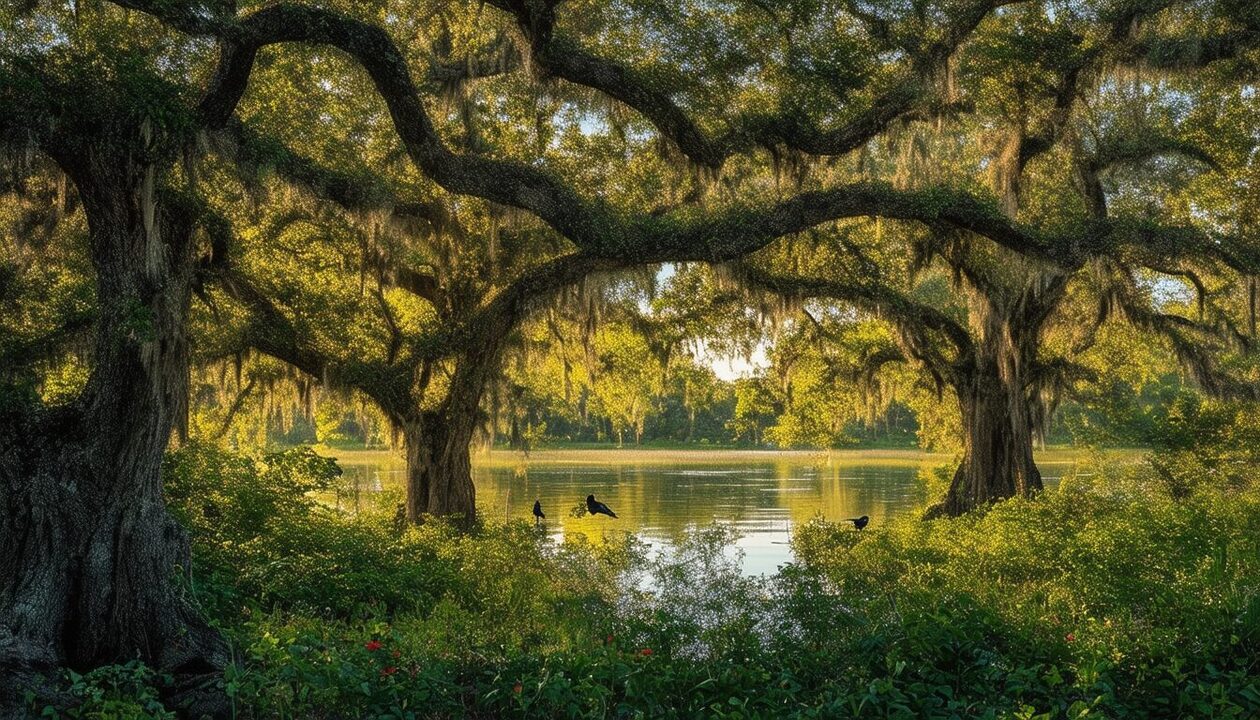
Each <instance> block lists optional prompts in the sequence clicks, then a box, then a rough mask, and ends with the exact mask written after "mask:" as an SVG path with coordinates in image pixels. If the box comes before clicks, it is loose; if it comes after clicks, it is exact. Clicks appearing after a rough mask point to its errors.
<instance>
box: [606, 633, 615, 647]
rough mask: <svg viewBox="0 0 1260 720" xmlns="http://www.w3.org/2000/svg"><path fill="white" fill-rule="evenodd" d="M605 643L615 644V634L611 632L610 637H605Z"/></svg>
mask: <svg viewBox="0 0 1260 720" xmlns="http://www.w3.org/2000/svg"><path fill="white" fill-rule="evenodd" d="M604 644H605V645H612V644H613V636H612V635H611V634H610V635H609V636H608V637H606V638H604Z"/></svg>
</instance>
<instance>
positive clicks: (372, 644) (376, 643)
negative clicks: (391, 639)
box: [363, 640, 381, 652]
mask: <svg viewBox="0 0 1260 720" xmlns="http://www.w3.org/2000/svg"><path fill="white" fill-rule="evenodd" d="M363 647H365V648H367V651H368V652H376V651H377V650H380V649H381V641H380V640H368V641H367V642H365V643H363Z"/></svg>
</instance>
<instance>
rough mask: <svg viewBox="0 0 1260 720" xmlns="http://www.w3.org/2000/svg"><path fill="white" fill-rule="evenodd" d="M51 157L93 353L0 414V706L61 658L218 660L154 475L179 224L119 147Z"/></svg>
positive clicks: (182, 272) (182, 668)
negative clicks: (67, 197)
mask: <svg viewBox="0 0 1260 720" xmlns="http://www.w3.org/2000/svg"><path fill="white" fill-rule="evenodd" d="M58 160H59V164H61V165H62V167H63V168H65V169H66V170H67V171H68V172H69V174H70V175H71V177H72V178H73V179H74V180H75V183H76V185H77V187H78V190H79V195H80V198H81V199H82V201H83V205H84V207H85V209H86V212H87V217H88V224H89V238H90V245H91V253H92V258H93V262H94V264H95V270H96V275H97V299H98V310H99V322H98V325H97V330H96V332H97V336H96V347H95V363H94V367H93V371H92V374H91V377H90V379H89V381H88V384H87V387H86V388H85V390H84V392H83V394H82V396H81V397H80V398H79V400H78V401H77V402H76V403H74V404H73V405H72V406H70V407H66V408H54V409H42V408H35V407H30V406H26V407H20V408H10V409H9V410H8V412H7V413H5V416H4V417H3V418H0V547H2V548H3V549H4V551H3V553H2V554H0V710H6V709H7V710H12V709H14V708H12V707H10V708H5V707H4V702H3V701H5V700H9V702H17V701H18V700H17V699H20V698H21V697H22V690H23V688H24V687H27V686H29V685H30V683H32V682H35V683H38V677H39V676H40V675H41V674H44V673H47V672H48V671H49V670H52V669H54V668H55V667H57V666H61V665H66V666H70V667H74V668H80V669H82V668H88V667H92V666H96V665H101V664H106V663H112V662H125V661H127V660H130V659H134V658H136V657H137V656H138V657H139V658H141V659H142V660H144V661H145V662H147V663H149V664H151V665H153V666H155V667H157V668H160V669H162V670H165V671H168V672H171V673H173V674H175V675H177V676H180V677H183V678H185V679H187V678H189V677H194V676H197V675H202V674H205V673H209V672H212V671H214V670H215V669H216V668H220V667H222V665H223V664H225V662H226V659H227V653H226V649H225V646H224V644H223V643H222V641H221V639H220V638H219V637H218V636H217V634H216V633H215V632H214V631H212V630H211V629H210V628H209V626H208V625H206V624H205V623H204V622H203V621H202V620H200V619H199V618H198V617H197V616H196V615H195V613H193V612H192V611H191V609H190V608H189V606H188V605H187V603H186V602H185V601H184V599H183V597H182V596H181V592H180V590H179V588H178V583H177V579H176V576H177V575H178V574H180V573H185V572H187V569H188V543H187V539H186V538H185V536H184V533H183V531H182V529H181V528H180V527H179V526H178V525H177V524H176V523H175V522H174V520H173V519H172V518H171V517H170V516H169V515H168V513H167V511H166V506H165V502H164V500H163V496H162V485H161V479H160V475H159V468H160V465H161V461H162V456H163V453H164V451H165V450H166V447H167V443H168V441H169V438H170V433H171V430H172V428H173V427H174V426H175V424H176V423H177V422H178V421H180V420H182V417H183V413H184V411H185V403H186V398H187V383H188V347H187V340H186V337H185V333H184V328H185V314H186V312H187V309H188V303H189V288H190V282H191V272H192V263H191V258H192V253H193V248H192V226H191V221H190V219H189V217H188V216H187V213H185V212H181V211H179V210H178V209H177V208H172V207H170V206H164V204H162V203H159V202H158V201H157V199H156V198H155V194H156V193H157V190H156V189H155V188H154V182H155V179H154V176H153V172H154V171H153V170H152V168H144V167H141V166H139V165H138V163H137V161H136V160H135V159H134V157H133V156H132V155H131V154H130V153H127V152H124V151H120V150H118V149H116V148H113V147H112V146H110V145H108V144H107V143H104V142H101V143H94V144H91V145H87V146H86V147H84V148H82V149H79V151H77V152H75V153H74V157H71V158H64V157H62V158H58ZM36 689H37V691H38V685H37V686H36ZM191 697H192V696H191V695H189V694H184V695H183V699H184V700H189V699H190V698H191ZM11 698H12V699H13V700H10V699H11Z"/></svg>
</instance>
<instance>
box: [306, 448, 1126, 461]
mask: <svg viewBox="0 0 1260 720" xmlns="http://www.w3.org/2000/svg"><path fill="white" fill-rule="evenodd" d="M316 451H317V452H318V453H319V454H320V455H324V456H327V457H333V458H336V459H337V460H338V461H339V462H341V463H345V464H350V465H374V464H384V463H389V464H393V463H399V464H401V463H402V460H403V458H402V451H401V449H399V450H342V449H337V448H329V447H318V448H316ZM1093 452H1095V451H1093V450H1089V449H1086V448H1051V449H1049V450H1044V451H1039V452H1037V453H1035V455H1034V459H1035V460H1036V461H1037V462H1039V463H1053V462H1072V461H1074V460H1077V459H1081V458H1085V457H1088V456H1089V455H1090V454H1092V453H1093ZM1101 452H1103V453H1104V454H1107V455H1119V456H1134V457H1136V456H1137V454H1139V453H1142V452H1144V450H1142V449H1140V448H1108V449H1105V450H1102V451H1101ZM956 457H957V456H956V455H955V454H953V453H930V452H924V451H922V450H913V449H903V450H898V449H881V448H871V449H856V450H830V451H828V450H751V449H729V450H724V449H716V448H703V449H702V448H695V449H691V448H688V449H675V448H640V447H622V448H614V447H609V448H581V449H553V450H534V451H531V452H530V453H529V455H528V456H526V455H525V454H524V453H522V452H520V451H518V450H507V449H498V448H496V449H494V450H490V451H478V452H474V453H473V455H472V460H473V464H474V465H517V464H521V463H529V464H555V463H567V464H601V465H607V464H617V465H650V464H656V463H695V464H710V463H712V464H717V463H728V462H775V461H790V462H815V463H817V462H822V463H828V462H830V463H831V464H848V463H865V462H870V461H872V460H876V461H882V462H891V463H898V464H900V463H905V464H914V465H918V464H923V463H931V462H936V463H942V464H943V463H948V462H953V461H955V459H956Z"/></svg>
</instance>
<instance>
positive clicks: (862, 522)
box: [849, 515, 871, 530]
mask: <svg viewBox="0 0 1260 720" xmlns="http://www.w3.org/2000/svg"><path fill="white" fill-rule="evenodd" d="M849 522H851V523H853V527H855V528H857V529H858V530H861V529H862V528H864V527H866V526H867V525H869V524H870V522H871V519H870V518H869V517H867V516H865V515H863V516H862V517H860V518H849Z"/></svg>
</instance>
